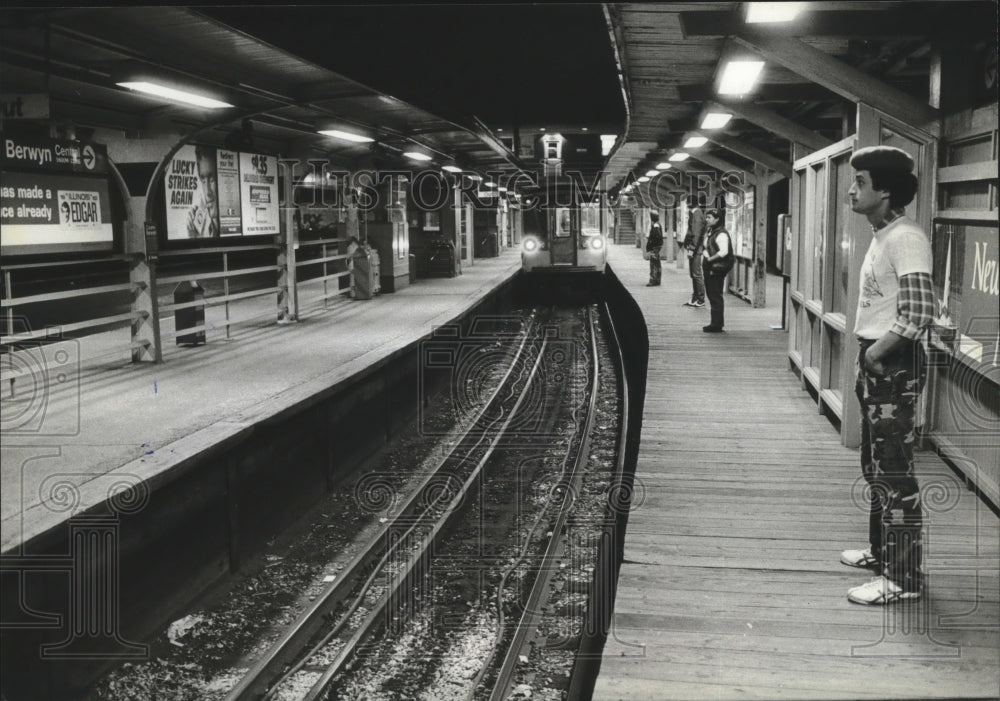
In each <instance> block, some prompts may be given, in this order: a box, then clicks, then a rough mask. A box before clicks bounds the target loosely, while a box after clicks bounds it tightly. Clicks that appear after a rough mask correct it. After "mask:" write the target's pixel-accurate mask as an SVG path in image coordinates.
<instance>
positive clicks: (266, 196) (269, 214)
mask: <svg viewBox="0 0 1000 701" xmlns="http://www.w3.org/2000/svg"><path fill="white" fill-rule="evenodd" d="M240 205H241V208H242V211H243V234H244V235H246V236H256V235H260V234H277V233H279V231H280V229H279V217H280V211H279V208H278V159H277V158H276V157H275V156H261V155H259V154H254V153H241V154H240Z"/></svg>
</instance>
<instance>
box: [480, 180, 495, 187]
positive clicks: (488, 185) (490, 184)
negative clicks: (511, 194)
mask: <svg viewBox="0 0 1000 701" xmlns="http://www.w3.org/2000/svg"><path fill="white" fill-rule="evenodd" d="M496 186H497V184H496V183H495V182H493V181H492V180H489V181H487V182H485V183H483V187H496Z"/></svg>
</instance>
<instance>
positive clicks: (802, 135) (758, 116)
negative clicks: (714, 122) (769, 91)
mask: <svg viewBox="0 0 1000 701" xmlns="http://www.w3.org/2000/svg"><path fill="white" fill-rule="evenodd" d="M708 105H709V106H710V107H711V108H712V109H715V108H718V109H719V110H720V111H730V112H732V113H733V114H734V115H736V116H737V117H740V118H741V119H745V120H747V121H748V122H753V123H754V124H756V125H757V126H759V127H763V128H764V129H766V130H767V131H769V132H771V133H773V134H777V135H778V136H780V137H782V138H785V139H788V140H789V141H794V142H798V143H800V144H802V145H804V146H808V147H809V148H811V149H812V150H813V151H819V150H820V149H822V148H826V147H827V146H829V145H830V144H832V143H833V142H832V141H830V140H828V139H826V138H824V137H822V136H820V135H819V134H817V133H816V132H814V131H813V130H812V129H807V128H805V127H804V126H802V125H801V124H799V123H798V122H793V121H792V120H790V119H786V118H785V117H782V116H781V115H780V114H778V113H777V112H775V111H773V110H769V109H767V108H766V107H761V106H760V105H758V104H756V103H754V102H741V101H739V100H724V99H722V98H718V99H717V100H716V101H715V102H710V103H708Z"/></svg>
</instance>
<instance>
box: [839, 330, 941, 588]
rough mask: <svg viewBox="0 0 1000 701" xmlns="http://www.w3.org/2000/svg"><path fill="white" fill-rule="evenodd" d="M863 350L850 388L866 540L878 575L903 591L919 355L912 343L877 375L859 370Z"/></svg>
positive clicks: (916, 498) (914, 526)
mask: <svg viewBox="0 0 1000 701" xmlns="http://www.w3.org/2000/svg"><path fill="white" fill-rule="evenodd" d="M868 345H870V344H865V343H862V345H861V355H860V356H859V362H858V365H859V369H858V377H857V383H856V385H855V393H856V394H857V397H858V401H859V402H860V404H861V471H862V473H863V474H864V478H865V480H866V481H867V482H868V486H869V490H870V511H869V519H868V536H869V539H870V541H871V546H872V554H873V555H874V556H875V557H877V558H879V560H881V562H882V564H883V574H884V575H885V576H886V577H888V578H889V579H891V580H892V581H894V582H896V583H897V584H899V585H900V586H902V587H903V589H906V590H917V589H919V588H920V586H921V574H920V560H921V529H922V527H923V515H922V511H921V505H920V488H919V486H918V485H917V477H916V474H915V473H914V470H913V443H914V439H915V430H914V418H915V414H916V405H917V397H918V396H919V394H920V391H921V389H922V388H923V380H924V363H923V362H922V360H923V359H922V354H923V350H922V348H921V347H920V346H919V344H913V346H912V347H911V348H908V349H907V350H906V351H904V352H902V353H899V354H898V355H897V357H895V358H892V359H890V360H889V361H888V362H887V363H886V372H885V374H884V375H877V374H875V373H873V372H871V371H869V370H866V369H865V367H864V353H865V351H866V350H867V348H868Z"/></svg>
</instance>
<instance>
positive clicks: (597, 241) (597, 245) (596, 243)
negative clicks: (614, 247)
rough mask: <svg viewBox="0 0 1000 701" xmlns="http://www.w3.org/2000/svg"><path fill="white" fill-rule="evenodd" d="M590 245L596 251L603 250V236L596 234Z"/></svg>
mask: <svg viewBox="0 0 1000 701" xmlns="http://www.w3.org/2000/svg"><path fill="white" fill-rule="evenodd" d="M590 247H591V248H593V249H594V250H595V251H599V250H601V249H602V248H604V239H603V238H601V237H600V236H595V237H594V238H592V239H591V240H590Z"/></svg>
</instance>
